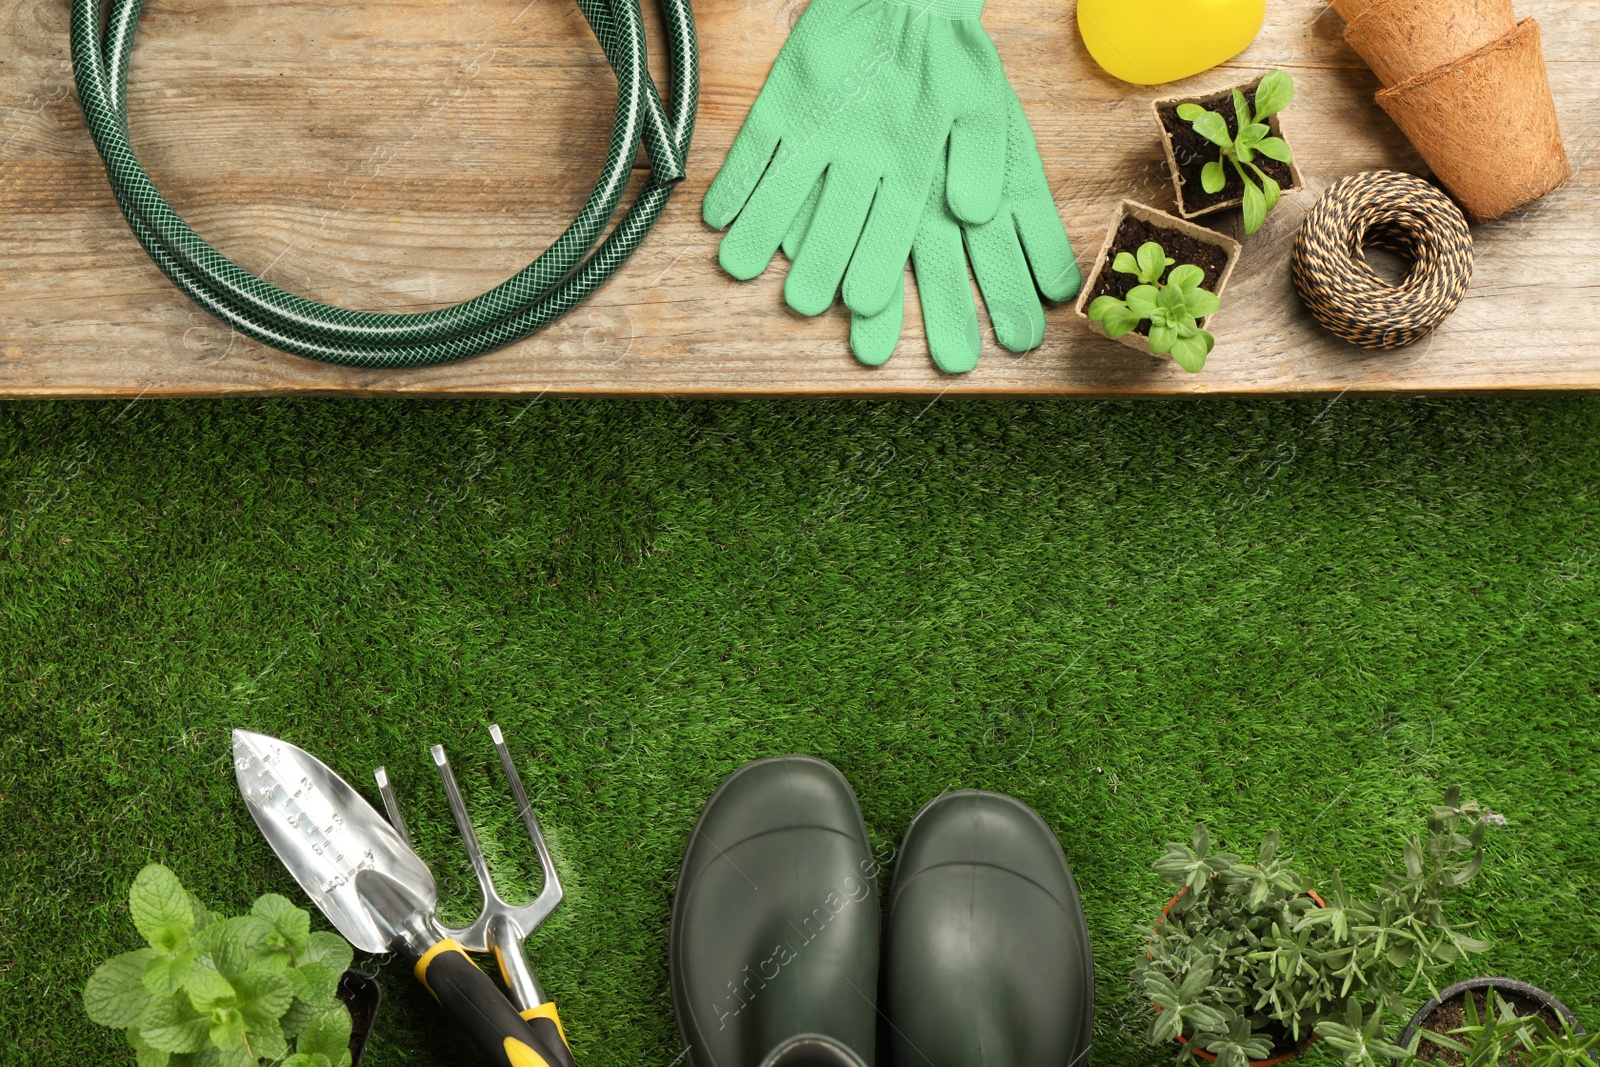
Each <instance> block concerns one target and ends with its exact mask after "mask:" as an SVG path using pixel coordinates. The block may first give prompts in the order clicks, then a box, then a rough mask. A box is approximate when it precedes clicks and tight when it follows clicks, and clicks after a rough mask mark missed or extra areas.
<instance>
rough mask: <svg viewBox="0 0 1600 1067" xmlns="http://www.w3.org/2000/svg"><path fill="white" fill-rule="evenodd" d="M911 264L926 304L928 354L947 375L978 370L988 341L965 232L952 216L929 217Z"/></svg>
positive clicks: (925, 218)
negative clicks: (982, 335)
mask: <svg viewBox="0 0 1600 1067" xmlns="http://www.w3.org/2000/svg"><path fill="white" fill-rule="evenodd" d="M911 262H912V264H913V266H914V267H915V269H916V274H917V293H918V295H919V296H920V297H921V300H922V322H923V326H924V327H925V328H926V330H927V334H928V352H929V354H930V355H931V356H932V357H933V362H934V364H935V366H937V367H938V368H939V369H940V370H942V371H944V372H945V373H947V374H965V373H966V372H967V371H969V370H971V369H972V368H973V367H976V366H977V365H978V353H979V351H980V350H981V348H982V342H981V340H980V336H979V333H978V308H977V305H976V304H975V303H974V302H973V299H972V280H971V279H970V278H969V277H968V275H967V253H966V249H965V248H963V247H962V243H961V227H960V225H959V224H958V223H957V222H956V220H955V219H954V218H953V217H952V216H951V215H950V213H949V212H947V211H931V210H930V211H929V212H928V213H927V214H926V215H924V216H923V219H922V226H921V228H920V229H919V230H918V231H917V241H916V246H915V247H914V248H913V249H912V251H911Z"/></svg>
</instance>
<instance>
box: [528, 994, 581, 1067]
mask: <svg viewBox="0 0 1600 1067" xmlns="http://www.w3.org/2000/svg"><path fill="white" fill-rule="evenodd" d="M522 1017H523V1018H524V1019H526V1020H528V1025H529V1026H531V1027H533V1032H534V1033H535V1034H536V1035H538V1037H539V1039H540V1040H541V1041H543V1042H544V1044H545V1047H546V1048H548V1049H549V1050H550V1052H551V1056H548V1057H546V1059H549V1060H550V1067H576V1064H574V1063H573V1062H572V1046H571V1045H568V1044H567V1032H566V1030H564V1029H562V1026H561V1016H560V1015H559V1014H558V1013H557V1012H556V1003H555V1001H553V1000H552V1001H550V1002H549V1003H547V1004H541V1005H539V1006H538V1007H537V1008H529V1009H528V1010H527V1011H525V1012H523V1013H522Z"/></svg>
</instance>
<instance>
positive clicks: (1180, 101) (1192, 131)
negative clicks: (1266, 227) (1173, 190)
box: [1155, 70, 1305, 235]
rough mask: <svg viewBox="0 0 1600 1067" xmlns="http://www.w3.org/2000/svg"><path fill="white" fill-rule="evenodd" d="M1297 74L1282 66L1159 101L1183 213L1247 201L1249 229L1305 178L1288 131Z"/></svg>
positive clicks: (1158, 120)
mask: <svg viewBox="0 0 1600 1067" xmlns="http://www.w3.org/2000/svg"><path fill="white" fill-rule="evenodd" d="M1293 101H1294V79H1292V78H1291V77H1289V75H1287V74H1285V73H1284V72H1283V71H1281V70H1274V71H1268V72H1267V73H1266V74H1264V75H1262V76H1261V77H1259V78H1256V79H1254V80H1253V81H1248V82H1242V83H1240V84H1239V85H1235V86H1231V87H1229V88H1227V89H1221V90H1218V91H1217V92H1214V93H1207V94H1205V95H1204V96H1198V97H1196V96H1177V97H1170V98H1168V99H1165V100H1157V101H1156V102H1155V113H1156V124H1157V125H1158V126H1160V127H1161V139H1162V142H1163V144H1165V146H1166V151H1167V166H1168V167H1169V168H1171V172H1172V180H1173V183H1174V184H1175V185H1176V187H1177V191H1178V214H1180V215H1182V216H1183V217H1184V218H1186V219H1192V218H1196V217H1198V216H1200V215H1208V214H1210V213H1211V212H1213V211H1222V210H1224V209H1226V208H1231V207H1239V206H1241V205H1243V207H1244V232H1245V233H1246V234H1247V235H1248V234H1253V233H1255V232H1256V231H1257V230H1259V229H1261V227H1262V225H1263V223H1265V221H1266V218H1267V215H1269V214H1270V213H1271V212H1272V210H1273V209H1274V208H1276V207H1277V206H1278V201H1279V200H1280V199H1281V198H1282V196H1283V194H1284V193H1286V192H1291V191H1293V190H1296V189H1303V188H1304V187H1305V181H1304V180H1303V179H1302V178H1301V176H1300V168H1299V167H1298V166H1297V165H1296V164H1295V161H1294V151H1293V149H1291V148H1290V147H1289V142H1288V141H1286V140H1284V136H1283V119H1282V112H1283V109H1284V108H1286V107H1288V106H1289V104H1290V103H1292V102H1293Z"/></svg>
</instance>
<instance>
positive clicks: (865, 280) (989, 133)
mask: <svg viewBox="0 0 1600 1067" xmlns="http://www.w3.org/2000/svg"><path fill="white" fill-rule="evenodd" d="M983 4H984V0H811V4H810V6H809V7H807V8H806V11H805V13H804V14H803V15H802V16H801V17H800V19H799V21H798V22H797V23H796V25H795V28H794V32H793V33H792V34H791V35H790V37H789V40H788V41H787V42H786V43H785V44H784V46H783V50H782V51H781V52H780V53H779V54H778V59H777V62H776V63H775V64H774V65H773V68H772V73H771V74H770V75H769V76H768V78H767V83H766V85H765V86H764V87H763V88H762V90H761V95H760V96H759V97H757V99H756V102H755V106H754V107H752V108H751V110H750V115H749V117H748V118H747V119H746V120H745V123H744V128H743V129H742V130H740V132H739V136H738V138H737V139H736V140H735V141H734V144H733V148H732V149H731V150H730V151H729V153H728V158H727V161H726V162H725V163H724V164H723V166H722V170H721V171H720V172H719V173H718V174H717V177H716V180H715V181H713V182H712V184H711V188H710V190H709V191H708V192H707V193H706V198H705V204H704V214H705V220H706V222H707V223H708V224H709V225H711V226H713V227H715V228H716V229H722V228H724V227H728V226H730V224H731V228H730V229H729V230H728V233H727V234H726V236H724V238H723V240H722V247H721V251H720V254H719V259H720V261H721V263H722V266H723V269H725V270H726V271H727V272H728V273H729V274H731V275H733V276H734V277H735V278H738V279H740V280H748V279H751V278H754V277H756V276H758V275H760V274H761V273H762V272H764V271H765V270H766V269H767V266H768V264H770V263H771V261H772V258H773V256H774V255H775V254H776V253H777V251H778V249H779V248H782V249H783V251H784V253H785V254H786V255H787V256H788V257H789V259H790V260H791V261H792V265H791V267H790V269H789V276H788V279H787V281H786V283H785V285H784V296H785V299H786V300H787V302H788V304H789V306H790V307H792V308H794V309H795V310H796V311H798V312H800V313H801V314H803V315H820V314H822V313H823V312H824V311H826V310H827V309H828V308H829V307H831V306H832V304H833V300H834V296H835V294H837V293H839V292H840V290H841V289H842V290H843V295H844V302H845V305H846V306H847V307H848V308H849V309H850V313H851V325H850V348H851V350H852V351H853V352H854V353H855V355H856V358H857V359H858V360H860V361H861V362H862V363H865V364H867V365H869V366H878V365H881V364H883V363H884V362H886V361H887V360H888V359H889V357H890V356H891V355H893V354H894V350H895V347H896V345H897V344H898V343H899V340H900V332H901V326H902V324H903V319H904V315H905V267H906V262H907V261H908V260H909V261H910V262H911V264H912V268H913V270H914V272H915V274H916V279H917V289H918V292H919V294H920V296H921V302H922V314H923V321H924V324H925V327H926V331H927V336H928V347H929V349H930V351H931V354H932V356H933V361H934V363H935V364H936V365H937V366H938V367H939V369H941V370H943V371H946V372H948V373H952V374H959V373H964V372H966V371H970V370H972V369H973V368H974V367H975V366H977V363H978V354H979V351H980V349H981V347H982V345H981V337H980V333H979V327H978V313H977V307H976V305H975V303H974V301H973V297H972V286H971V283H970V282H969V280H968V275H967V263H968V261H969V260H970V262H971V264H972V271H973V274H975V275H976V277H977V279H978V288H979V289H980V291H981V292H982V294H983V300H984V304H985V305H986V306H987V308H988V311H989V318H990V321H991V322H993V324H994V328H995V335H996V339H997V340H998V341H999V342H1000V344H1001V345H1003V346H1004V347H1006V348H1007V349H1010V350H1011V351H1013V352H1026V351H1029V350H1031V349H1034V348H1037V347H1038V346H1039V345H1040V344H1041V343H1042V342H1043V341H1044V330H1045V319H1044V307H1043V305H1042V304H1041V303H1040V299H1039V298H1040V294H1041V293H1042V294H1043V295H1044V296H1045V297H1048V298H1049V299H1051V300H1057V301H1059V300H1067V299H1070V298H1071V297H1073V296H1075V295H1077V292H1078V289H1079V286H1080V285H1081V284H1082V279H1081V276H1080V274H1079V271H1078V264H1077V261H1076V260H1075V258H1074V257H1073V254H1072V245H1071V242H1070V241H1069V240H1068V238H1067V232H1066V228H1065V227H1064V226H1062V224H1061V217H1060V215H1059V214H1057V212H1056V206H1055V200H1054V198H1053V197H1052V195H1051V192H1050V186H1049V183H1048V181H1047V180H1046V178H1045V173H1044V165H1043V164H1042V162H1041V161H1040V159H1039V148H1038V145H1037V144H1036V143H1035V141H1034V138H1033V131H1032V129H1031V128H1029V126H1028V118H1027V115H1025V114H1024V113H1023V110H1022V103H1021V101H1020V100H1018V99H1017V94H1016V93H1015V92H1014V91H1013V90H1012V88H1011V85H1010V83H1009V82H1007V81H1006V77H1005V71H1004V70H1003V69H1002V67H1001V63H1000V56H999V54H998V53H997V52H996V51H995V48H994V44H993V42H992V41H990V39H989V35H988V33H987V32H985V31H984V29H983V26H982V25H981V24H980V23H979V21H978V16H979V15H980V14H982V12H983Z"/></svg>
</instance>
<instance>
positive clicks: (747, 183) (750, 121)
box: [700, 100, 778, 230]
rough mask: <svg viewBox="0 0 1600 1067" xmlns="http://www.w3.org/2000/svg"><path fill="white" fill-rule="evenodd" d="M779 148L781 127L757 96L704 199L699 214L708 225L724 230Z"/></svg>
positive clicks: (743, 204)
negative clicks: (768, 119) (768, 117)
mask: <svg viewBox="0 0 1600 1067" xmlns="http://www.w3.org/2000/svg"><path fill="white" fill-rule="evenodd" d="M777 150H778V127H777V125H776V124H774V123H770V122H768V121H767V118H766V109H765V108H763V107H762V106H761V101H760V100H757V101H756V106H755V107H753V108H751V109H750V115H749V117H748V118H746V119H745V120H744V127H743V128H742V129H741V130H740V131H739V136H738V137H736V138H734V142H733V147H732V148H731V149H729V150H728V158H727V159H726V160H724V161H723V163H722V169H721V170H719V171H717V176H716V178H714V179H712V182H711V188H710V189H707V190H706V198H705V200H704V201H702V202H701V205H700V214H701V217H702V218H704V219H705V220H706V225H707V226H710V227H711V228H712V229H716V230H721V229H724V228H725V227H727V225H728V224H729V223H730V222H732V221H733V220H734V219H735V218H737V217H738V215H739V212H740V211H742V210H744V206H745V204H746V203H748V202H749V200H750V194H751V193H753V192H755V189H756V184H757V183H758V182H760V181H761V176H762V175H763V174H765V173H766V172H767V168H768V165H769V164H771V162H772V156H773V153H774V152H776V151H777Z"/></svg>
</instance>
